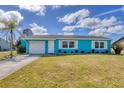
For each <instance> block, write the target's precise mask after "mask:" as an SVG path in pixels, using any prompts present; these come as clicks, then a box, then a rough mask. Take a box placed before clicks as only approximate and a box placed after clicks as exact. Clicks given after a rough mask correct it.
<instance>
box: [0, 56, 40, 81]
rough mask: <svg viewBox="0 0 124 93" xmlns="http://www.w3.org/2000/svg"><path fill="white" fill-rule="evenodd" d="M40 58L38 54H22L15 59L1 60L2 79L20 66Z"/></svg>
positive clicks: (0, 74) (0, 76) (0, 72)
mask: <svg viewBox="0 0 124 93" xmlns="http://www.w3.org/2000/svg"><path fill="white" fill-rule="evenodd" d="M38 58H39V57H38V56H28V55H20V56H17V57H14V58H13V59H7V60H4V61H0V80H1V79H3V78H5V77H7V76H8V75H10V74H12V73H14V72H15V71H17V70H19V69H20V68H22V67H24V66H26V65H28V64H29V63H31V62H32V61H34V60H36V59H38Z"/></svg>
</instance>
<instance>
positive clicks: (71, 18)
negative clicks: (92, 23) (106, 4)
mask: <svg viewBox="0 0 124 93" xmlns="http://www.w3.org/2000/svg"><path fill="white" fill-rule="evenodd" d="M89 14H90V12H89V10H87V9H82V10H79V11H77V12H74V13H70V14H67V15H65V16H64V17H62V18H61V17H58V21H59V22H64V23H66V24H71V23H74V22H76V20H81V19H82V18H85V17H88V16H89Z"/></svg>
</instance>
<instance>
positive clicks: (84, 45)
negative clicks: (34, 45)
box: [22, 39, 111, 54]
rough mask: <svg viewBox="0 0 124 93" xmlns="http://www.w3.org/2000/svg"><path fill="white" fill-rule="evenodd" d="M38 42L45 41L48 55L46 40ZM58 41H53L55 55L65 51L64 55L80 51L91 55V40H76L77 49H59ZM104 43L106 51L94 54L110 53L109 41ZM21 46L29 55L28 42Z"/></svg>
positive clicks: (98, 50) (100, 50) (102, 50)
mask: <svg viewBox="0 0 124 93" xmlns="http://www.w3.org/2000/svg"><path fill="white" fill-rule="evenodd" d="M35 41H38V40H35ZM39 41H45V54H48V40H39ZM59 41H60V40H59V39H57V40H54V53H55V54H63V53H64V51H66V54H73V53H75V51H77V53H76V54H79V53H82V51H84V53H92V40H78V48H77V49H60V48H59ZM104 41H105V40H104ZM106 42H107V48H106V49H95V53H96V52H98V53H103V52H104V53H105V52H106V51H108V53H111V40H107V41H106ZM22 46H23V47H26V53H27V54H28V53H29V41H22ZM60 51H61V52H60ZM72 51H73V53H72ZM64 54H65V53H64Z"/></svg>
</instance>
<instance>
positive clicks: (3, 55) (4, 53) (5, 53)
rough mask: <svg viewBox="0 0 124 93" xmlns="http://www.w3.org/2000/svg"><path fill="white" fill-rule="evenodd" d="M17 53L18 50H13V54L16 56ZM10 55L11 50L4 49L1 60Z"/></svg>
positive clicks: (0, 55)
mask: <svg viewBox="0 0 124 93" xmlns="http://www.w3.org/2000/svg"><path fill="white" fill-rule="evenodd" d="M16 54H17V53H16V51H13V55H14V56H15V55H16ZM9 56H10V51H4V52H1V51H0V60H4V59H6V58H8V57H9Z"/></svg>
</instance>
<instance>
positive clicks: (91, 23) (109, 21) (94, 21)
mask: <svg viewBox="0 0 124 93" xmlns="http://www.w3.org/2000/svg"><path fill="white" fill-rule="evenodd" d="M118 23H119V22H118V21H117V18H116V17H114V16H112V17H110V18H105V19H103V20H102V19H100V18H92V17H87V18H84V19H81V20H79V21H77V22H76V24H75V25H67V26H64V27H63V29H62V30H63V31H73V30H75V29H83V28H88V29H96V28H103V27H110V26H113V25H116V24H118Z"/></svg>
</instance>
